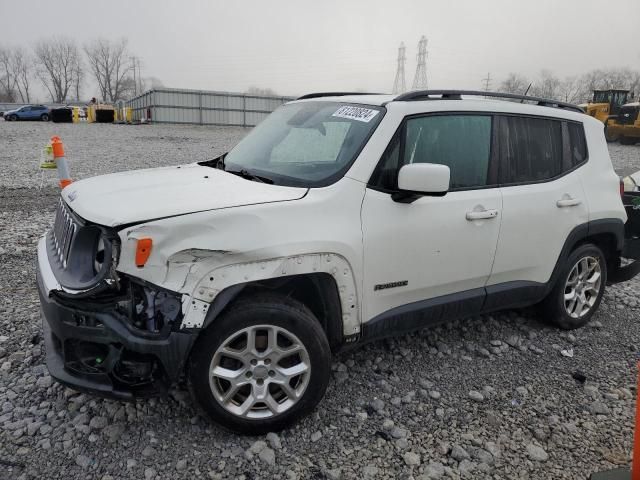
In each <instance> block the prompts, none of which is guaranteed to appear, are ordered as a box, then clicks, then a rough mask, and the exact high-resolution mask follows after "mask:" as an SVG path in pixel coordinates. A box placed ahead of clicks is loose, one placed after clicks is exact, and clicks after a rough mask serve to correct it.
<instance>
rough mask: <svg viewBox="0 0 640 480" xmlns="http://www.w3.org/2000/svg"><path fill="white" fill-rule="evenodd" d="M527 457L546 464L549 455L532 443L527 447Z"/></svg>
mask: <svg viewBox="0 0 640 480" xmlns="http://www.w3.org/2000/svg"><path fill="white" fill-rule="evenodd" d="M527 456H528V457H529V458H530V459H531V460H535V461H536V462H546V461H547V460H548V459H549V454H548V453H547V452H545V451H544V449H543V448H542V447H540V446H538V445H536V444H534V443H530V444H529V445H527Z"/></svg>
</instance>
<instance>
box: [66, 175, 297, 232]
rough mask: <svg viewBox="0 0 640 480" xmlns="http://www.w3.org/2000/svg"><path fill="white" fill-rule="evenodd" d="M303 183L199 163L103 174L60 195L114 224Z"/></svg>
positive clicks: (279, 193) (286, 196)
mask: <svg viewBox="0 0 640 480" xmlns="http://www.w3.org/2000/svg"><path fill="white" fill-rule="evenodd" d="M306 192H307V189H306V188H297V187H282V186H277V185H269V184H266V183H260V182H254V181H251V180H246V179H244V178H241V177H239V176H237V175H233V174H230V173H227V172H224V171H222V170H218V169H215V168H210V167H204V166H201V165H198V164H197V163H194V164H189V165H180V166H175V167H163V168H151V169H145V170H133V171H128V172H121V173H114V174H110V175H101V176H99V177H92V178H87V179H85V180H80V181H77V182H74V183H72V184H71V185H69V186H68V187H66V188H65V189H64V190H63V191H62V197H63V198H64V200H65V201H66V202H67V204H69V206H70V207H71V208H72V209H73V210H74V211H75V212H76V213H77V214H78V215H80V216H81V217H82V218H84V219H86V220H89V221H90V222H93V223H96V224H99V225H104V226H108V227H115V226H118V225H125V224H130V223H136V222H143V221H148V220H153V219H157V218H164V217H171V216H175V215H182V214H186V213H193V212H201V211H204V210H215V209H220V208H229V207H239V206H243V205H253V204H259V203H270V202H283V201H287V200H297V199H299V198H302V197H304V195H305V194H306Z"/></svg>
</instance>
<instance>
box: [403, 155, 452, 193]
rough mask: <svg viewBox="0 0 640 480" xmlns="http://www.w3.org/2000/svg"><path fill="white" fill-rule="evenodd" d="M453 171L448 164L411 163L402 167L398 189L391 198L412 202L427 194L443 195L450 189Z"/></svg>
mask: <svg viewBox="0 0 640 480" xmlns="http://www.w3.org/2000/svg"><path fill="white" fill-rule="evenodd" d="M450 177H451V172H450V170H449V167H448V166H446V165H439V164H436V163H410V164H408V165H404V166H403V167H401V168H400V172H399V173H398V189H399V190H400V191H399V192H397V193H394V194H393V195H392V197H391V198H393V200H394V201H396V202H402V203H411V202H413V201H415V200H416V199H418V198H419V197H421V196H423V195H426V196H431V197H442V196H444V195H445V194H446V193H447V191H448V190H449V180H450Z"/></svg>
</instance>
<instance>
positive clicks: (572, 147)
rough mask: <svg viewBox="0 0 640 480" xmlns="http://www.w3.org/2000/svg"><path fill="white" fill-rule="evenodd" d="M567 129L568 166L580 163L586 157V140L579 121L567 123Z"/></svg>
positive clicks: (571, 166)
mask: <svg viewBox="0 0 640 480" xmlns="http://www.w3.org/2000/svg"><path fill="white" fill-rule="evenodd" d="M567 130H568V131H569V163H570V168H573V167H575V166H576V165H580V164H581V163H582V162H584V161H585V160H586V159H587V141H586V139H585V136H584V127H583V126H582V124H581V123H571V122H569V123H567Z"/></svg>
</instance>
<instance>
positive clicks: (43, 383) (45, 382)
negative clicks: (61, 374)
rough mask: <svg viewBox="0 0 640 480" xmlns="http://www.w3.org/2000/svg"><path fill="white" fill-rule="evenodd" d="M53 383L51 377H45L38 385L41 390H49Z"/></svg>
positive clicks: (40, 379) (39, 380)
mask: <svg viewBox="0 0 640 480" xmlns="http://www.w3.org/2000/svg"><path fill="white" fill-rule="evenodd" d="M52 383H53V379H52V378H51V376H50V375H45V376H44V377H40V378H39V379H38V380H36V385H37V386H38V387H40V388H49V387H50V386H51V384H52Z"/></svg>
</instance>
